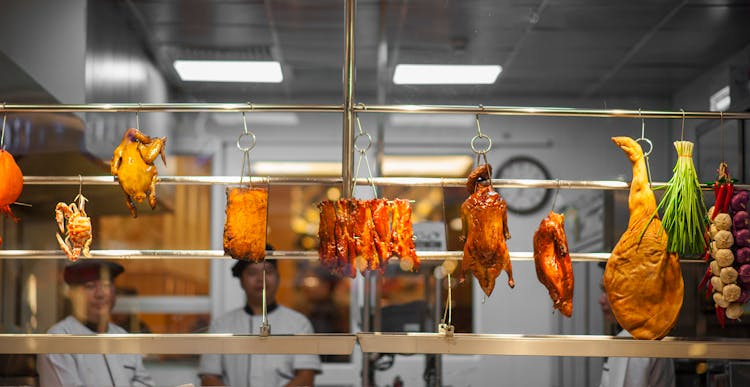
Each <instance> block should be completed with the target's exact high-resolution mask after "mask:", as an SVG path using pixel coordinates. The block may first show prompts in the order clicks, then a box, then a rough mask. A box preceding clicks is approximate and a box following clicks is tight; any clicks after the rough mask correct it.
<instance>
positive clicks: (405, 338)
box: [357, 333, 750, 359]
mask: <svg viewBox="0 0 750 387" xmlns="http://www.w3.org/2000/svg"><path fill="white" fill-rule="evenodd" d="M357 340H358V341H359V345H360V346H361V347H362V352H374V353H403V354H428V353H429V354H433V353H434V354H447V355H510V356H518V355H521V356H580V357H605V356H619V357H666V358H679V359H750V340H739V339H710V340H709V339H705V340H704V339H698V338H680V337H665V338H664V339H662V340H658V341H657V340H653V341H652V340H634V339H631V338H624V337H614V336H597V335H567V336H562V335H509V334H463V333H457V334H455V335H454V336H452V337H450V336H445V335H441V334H438V333H358V334H357Z"/></svg>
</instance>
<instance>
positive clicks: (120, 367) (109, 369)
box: [37, 259, 154, 387]
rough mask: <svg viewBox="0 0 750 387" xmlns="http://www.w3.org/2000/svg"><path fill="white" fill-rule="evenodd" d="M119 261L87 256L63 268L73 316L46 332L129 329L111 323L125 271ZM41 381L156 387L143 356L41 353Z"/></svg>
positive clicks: (67, 384)
mask: <svg viewBox="0 0 750 387" xmlns="http://www.w3.org/2000/svg"><path fill="white" fill-rule="evenodd" d="M123 270H124V269H123V267H122V266H121V265H119V264H117V263H115V262H109V261H103V260H96V259H84V260H81V261H78V262H77V263H74V264H72V265H69V266H67V267H66V268H65V272H64V275H63V277H64V280H65V282H66V283H67V284H68V285H69V286H70V288H69V290H70V292H69V297H70V300H71V303H72V306H73V315H71V316H68V317H66V318H65V319H64V320H62V321H60V322H58V323H57V324H55V325H53V326H52V328H50V329H49V331H47V333H56V334H74V335H92V334H96V333H118V334H125V333H127V332H126V331H125V330H124V329H122V328H121V327H119V326H117V325H115V324H113V323H111V322H110V321H109V317H110V311H111V310H112V307H114V303H115V285H114V280H115V277H117V276H118V275H120V273H122V272H123ZM37 371H38V373H39V385H40V386H44V387H57V386H65V387H71V386H75V387H78V386H92V387H93V386H96V387H103V386H115V387H120V386H133V387H143V386H154V382H153V380H152V379H151V377H150V376H149V375H148V374H147V373H146V369H145V368H144V367H143V359H142V357H141V355H130V354H42V355H39V356H38V357H37Z"/></svg>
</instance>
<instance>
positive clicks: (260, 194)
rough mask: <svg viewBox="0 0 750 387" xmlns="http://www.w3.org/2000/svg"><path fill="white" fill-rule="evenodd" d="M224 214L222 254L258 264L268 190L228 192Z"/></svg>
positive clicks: (263, 251) (263, 240)
mask: <svg viewBox="0 0 750 387" xmlns="http://www.w3.org/2000/svg"><path fill="white" fill-rule="evenodd" d="M226 212H227V219H226V223H224V252H225V253H226V254H229V255H230V256H232V258H234V259H242V260H251V261H255V262H258V261H260V260H262V259H263V258H265V257H266V218H267V213H268V190H266V189H262V188H232V189H230V190H229V191H227V209H226Z"/></svg>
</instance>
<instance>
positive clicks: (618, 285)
mask: <svg viewBox="0 0 750 387" xmlns="http://www.w3.org/2000/svg"><path fill="white" fill-rule="evenodd" d="M612 141H614V143H615V144H617V146H619V147H620V148H621V149H622V150H623V151H624V152H625V154H626V155H627V156H628V158H629V159H630V161H631V162H632V163H633V181H632V183H631V186H630V197H629V199H628V207H629V209H630V220H629V221H628V228H627V230H625V233H623V234H622V237H620V241H619V242H617V245H616V246H615V248H614V250H612V256H610V258H609V260H608V261H607V268H606V269H605V271H604V288H605V290H606V291H607V296H608V298H609V303H610V304H611V306H612V313H613V314H614V316H615V318H616V319H617V322H618V323H619V324H620V326H622V327H623V328H624V329H626V330H627V331H628V332H630V334H632V335H633V337H635V338H636V339H646V340H656V339H661V338H662V337H664V336H666V335H667V333H669V331H670V330H671V329H672V327H673V326H674V324H675V323H676V322H677V315H678V314H679V312H680V308H681V307H682V298H683V287H684V284H683V281H682V272H681V271H680V262H679V257H678V255H677V254H676V253H668V252H667V235H666V233H665V232H664V229H663V228H662V225H661V221H660V220H659V217H658V214H657V215H656V216H655V217H654V218H653V220H651V217H652V215H653V214H654V212H655V211H656V199H655V198H654V193H653V191H651V187H650V186H649V183H648V175H647V173H646V163H645V161H644V158H643V150H642V149H641V146H640V145H639V144H638V143H637V142H636V141H635V140H633V139H631V138H629V137H613V138H612ZM649 221H651V223H650V224H649ZM647 224H648V228H647V229H646V231H645V233H643V238H642V239H641V240H640V243H639V237H640V235H641V233H642V232H643V230H644V227H646V225H647Z"/></svg>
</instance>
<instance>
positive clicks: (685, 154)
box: [657, 141, 706, 256]
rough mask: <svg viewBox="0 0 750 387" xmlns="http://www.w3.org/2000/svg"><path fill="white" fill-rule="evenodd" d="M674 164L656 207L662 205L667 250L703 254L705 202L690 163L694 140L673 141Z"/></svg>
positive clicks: (704, 243)
mask: <svg viewBox="0 0 750 387" xmlns="http://www.w3.org/2000/svg"><path fill="white" fill-rule="evenodd" d="M674 147H675V149H677V156H678V158H677V164H676V165H675V167H674V170H673V173H674V174H673V176H672V178H671V179H670V180H669V183H667V191H666V193H665V194H664V197H663V198H662V200H661V202H660V203H659V207H658V209H657V211H658V210H659V209H662V208H664V216H662V226H663V227H664V231H665V232H666V233H667V237H668V242H667V251H669V252H676V253H678V254H680V255H683V256H684V255H702V254H703V253H704V252H705V251H706V240H705V238H704V233H705V230H706V204H705V203H704V202H703V193H702V191H701V184H700V182H699V181H698V175H697V173H696V172H695V166H694V165H693V143H692V142H690V141H675V142H674Z"/></svg>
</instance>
